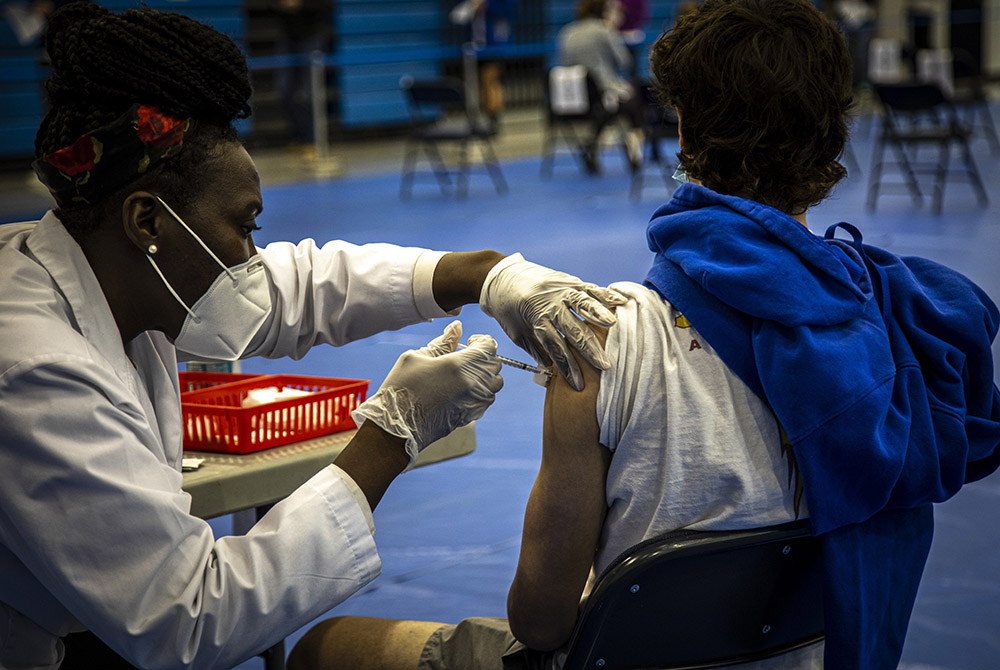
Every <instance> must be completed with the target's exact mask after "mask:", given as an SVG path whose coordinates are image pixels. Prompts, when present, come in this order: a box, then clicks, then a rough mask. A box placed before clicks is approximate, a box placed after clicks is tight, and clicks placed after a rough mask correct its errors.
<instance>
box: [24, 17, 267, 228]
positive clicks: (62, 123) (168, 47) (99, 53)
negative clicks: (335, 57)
mask: <svg viewBox="0 0 1000 670" xmlns="http://www.w3.org/2000/svg"><path fill="white" fill-rule="evenodd" d="M46 47H47V50H48V53H49V57H50V59H51V61H52V74H51V76H50V77H49V79H48V81H46V84H45V90H46V94H47V98H48V101H49V104H50V106H51V108H50V110H49V112H48V113H47V114H46V116H45V118H44V120H43V121H42V124H41V126H40V127H39V129H38V133H37V134H36V136H35V155H36V156H37V157H41V156H44V155H46V154H49V153H51V152H54V151H57V150H59V149H61V148H63V147H67V146H69V145H70V144H72V143H73V142H74V141H75V140H76V139H77V138H78V137H80V136H81V135H83V134H84V133H87V132H89V131H92V130H94V129H95V128H98V127H101V126H103V125H105V124H107V123H110V122H112V121H114V120H115V119H117V118H118V117H120V116H121V115H122V114H124V113H125V112H127V111H128V110H129V108H130V107H132V106H133V105H135V104H137V103H142V104H147V105H154V106H156V107H158V108H160V109H161V110H162V111H163V112H165V113H167V114H170V115H172V116H175V117H178V118H192V119H194V120H195V121H196V122H197V123H196V127H195V131H194V132H193V133H191V137H190V138H185V144H184V150H183V151H182V152H180V153H179V154H178V156H177V157H176V158H175V159H173V160H170V161H164V162H163V163H162V164H161V165H159V166H157V168H155V169H153V170H150V172H149V173H148V174H147V175H145V176H143V177H141V178H140V180H138V181H137V182H133V183H132V184H130V185H128V186H126V187H125V188H124V189H122V190H121V191H119V192H117V193H114V194H111V195H110V196H108V198H107V199H106V200H105V202H103V203H96V204H95V205H93V206H91V207H85V208H81V209H78V210H72V211H67V210H62V209H60V210H57V212H56V214H57V216H58V217H59V219H60V220H61V221H62V222H63V224H64V225H65V226H66V228H67V229H68V230H69V231H70V233H71V234H73V235H74V236H76V235H78V234H85V233H86V232H88V231H89V230H92V229H93V228H95V227H96V226H97V225H99V223H100V220H101V218H102V217H103V215H104V214H105V213H111V212H112V211H113V209H114V207H115V206H116V205H118V206H119V210H118V211H120V203H121V200H122V199H123V198H124V195H125V193H124V192H125V191H126V189H127V190H128V192H131V191H134V190H135V189H136V187H138V186H139V185H140V184H139V182H140V181H141V182H142V183H143V184H147V183H149V182H150V181H151V180H152V179H156V180H157V187H158V188H159V189H160V192H162V193H163V194H164V195H165V196H168V195H169V196H171V197H173V198H174V199H175V201H178V200H185V199H188V198H190V197H193V195H194V194H192V193H190V189H191V188H192V184H197V182H198V181H199V180H197V179H192V178H191V177H192V174H191V172H192V171H193V170H196V169H197V168H198V166H199V165H200V164H201V163H203V162H204V160H205V158H206V157H207V156H209V155H211V153H212V151H213V150H214V149H215V148H216V147H217V146H218V145H219V143H220V142H224V141H231V142H238V141H239V139H238V137H237V135H236V132H235V130H234V129H233V127H232V123H233V121H234V120H236V119H240V118H247V117H248V116H250V113H251V108H250V95H251V93H252V87H251V84H250V77H249V72H248V70H247V65H246V58H245V56H244V55H243V52H242V51H241V50H240V48H239V47H238V46H237V45H236V44H235V43H234V42H233V41H232V40H231V39H230V38H229V37H227V36H226V35H224V34H222V33H220V32H218V31H216V30H215V29H213V28H211V27H210V26H207V25H205V24H203V23H199V22H198V21H196V20H194V19H192V18H190V17H187V16H183V15H181V14H173V13H169V12H161V11H157V10H153V9H148V8H145V7H144V8H142V9H129V10H126V11H125V12H123V13H121V14H115V13H113V12H111V11H109V10H108V9H106V8H104V7H101V6H99V5H96V4H92V3H90V2H73V3H70V4H68V5H66V6H64V7H63V8H62V9H60V10H59V11H57V12H55V13H54V14H53V15H52V17H51V20H50V22H49V28H48V33H47V35H46ZM171 191H174V193H171ZM116 196H120V197H116ZM185 196H186V197H185Z"/></svg>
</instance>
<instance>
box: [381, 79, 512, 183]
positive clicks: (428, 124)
mask: <svg viewBox="0 0 1000 670" xmlns="http://www.w3.org/2000/svg"><path fill="white" fill-rule="evenodd" d="M399 86H400V88H401V89H402V90H403V93H404V94H405V95H406V99H407V103H408V107H409V110H410V117H411V119H412V121H413V130H412V131H411V132H410V135H409V137H408V138H407V143H406V152H405V155H404V157H403V175H402V181H401V183H400V186H399V197H400V198H404V199H405V198H408V197H410V196H411V195H412V193H413V181H414V178H415V176H416V171H417V170H416V168H417V158H418V154H419V153H420V151H421V150H423V152H424V155H425V156H426V157H427V161H428V162H429V163H430V166H431V171H432V172H433V174H434V176H435V177H436V178H437V181H438V184H439V185H440V187H441V192H442V193H444V194H445V195H448V194H450V192H451V187H452V177H455V180H456V184H455V186H456V188H455V193H456V195H457V197H459V198H463V197H465V196H466V195H467V194H468V189H469V172H470V161H469V148H470V145H476V146H478V148H479V151H480V155H481V157H482V163H483V165H485V166H486V168H487V171H488V172H489V175H490V177H491V178H492V179H493V186H494V188H496V191H497V193H500V194H503V193H506V192H507V182H506V180H505V179H504V176H503V172H502V171H501V170H500V163H499V161H497V157H496V152H495V151H494V149H493V137H494V136H495V135H496V128H495V127H494V126H493V125H491V124H488V123H486V122H485V121H483V120H481V119H479V118H477V117H476V116H475V115H474V114H472V113H470V110H469V109H468V107H467V105H466V100H465V91H464V88H463V86H462V82H461V81H459V80H457V79H454V78H451V77H438V78H430V79H414V78H413V77H410V76H408V75H407V76H404V77H403V78H402V79H400V80H399ZM447 145H451V147H452V148H454V149H457V151H458V159H457V165H456V161H446V160H445V155H444V154H443V153H442V148H447Z"/></svg>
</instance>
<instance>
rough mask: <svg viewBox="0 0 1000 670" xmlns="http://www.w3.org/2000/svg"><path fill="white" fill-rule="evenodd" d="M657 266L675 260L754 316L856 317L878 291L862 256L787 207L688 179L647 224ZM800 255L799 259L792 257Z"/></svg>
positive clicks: (795, 319) (808, 320)
mask: <svg viewBox="0 0 1000 670" xmlns="http://www.w3.org/2000/svg"><path fill="white" fill-rule="evenodd" d="M646 237H647V240H648V242H649V248H650V249H651V250H652V251H653V252H655V253H656V264H655V265H654V268H653V270H652V271H651V272H650V277H649V280H650V282H651V283H652V284H654V285H655V284H656V283H657V281H656V276H655V275H656V272H655V271H656V268H657V266H661V265H662V264H665V263H670V264H673V265H676V266H677V267H678V268H679V269H680V270H681V271H682V272H683V273H684V274H685V275H687V276H688V277H689V278H691V279H692V280H693V281H695V282H696V283H697V284H698V285H700V286H701V288H703V289H704V290H705V291H707V292H708V293H710V294H711V295H713V296H714V297H715V298H717V299H718V300H720V301H722V302H723V303H725V304H727V305H729V306H730V307H732V308H734V309H736V310H738V311H739V312H741V313H743V314H746V315H748V316H750V317H752V318H756V319H763V320H766V321H775V322H778V323H780V324H782V325H784V326H801V325H820V326H828V325H833V324H837V323H842V322H844V321H848V320H850V319H854V318H856V317H857V316H858V315H859V314H860V313H861V312H862V311H863V310H864V307H865V303H867V302H868V300H870V299H871V297H872V290H871V284H870V282H869V281H868V276H867V274H866V272H865V269H864V264H863V263H862V262H861V261H860V259H858V258H857V257H856V256H855V255H853V254H851V253H850V251H849V250H845V249H844V248H843V247H842V246H840V245H836V244H828V243H826V242H824V241H823V239H822V238H820V237H817V236H816V235H813V234H812V233H811V232H809V230H808V229H807V228H806V227H805V226H803V225H802V224H801V223H799V222H798V221H796V220H795V219H793V218H791V217H790V216H788V215H787V214H784V213H783V212H779V211H778V210H776V209H774V208H772V207H768V206H767V205H762V204H760V203H756V202H753V201H750V200H743V199H742V198H736V197H733V196H726V195H721V194H719V193H716V192H714V191H711V190H709V189H707V188H705V187H703V186H699V185H697V184H690V183H689V184H684V185H682V186H681V187H680V188H678V189H677V191H676V192H675V193H674V197H673V199H672V200H671V201H670V202H668V203H667V204H665V205H663V206H662V207H660V208H659V209H658V210H657V211H656V212H655V213H654V214H653V218H652V219H651V221H650V223H649V227H648V229H647V231H646ZM793 259H796V260H797V262H792V260H793Z"/></svg>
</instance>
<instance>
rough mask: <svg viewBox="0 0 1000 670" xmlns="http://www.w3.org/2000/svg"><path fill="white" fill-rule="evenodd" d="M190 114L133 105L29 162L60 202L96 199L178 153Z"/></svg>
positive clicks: (81, 204)
mask: <svg viewBox="0 0 1000 670" xmlns="http://www.w3.org/2000/svg"><path fill="white" fill-rule="evenodd" d="M192 127H193V120H192V119H180V118H177V117H175V116H171V115H169V114H166V113H164V112H163V111H161V110H160V109H159V108H158V107H155V106H153V105H134V106H132V108H131V109H129V110H128V111H127V112H126V113H125V114H123V115H122V116H120V117H119V118H117V119H115V120H114V121H112V122H111V123H109V124H108V125H106V126H102V127H101V128H98V129H96V130H93V131H91V132H89V133H86V134H85V135H81V136H80V137H79V138H77V140H76V141H75V142H73V144H71V145H69V146H68V147H65V148H63V149H59V150H58V151H54V152H52V153H50V154H48V155H46V156H43V157H42V158H39V159H37V160H35V162H34V163H32V164H31V166H32V168H33V169H34V170H35V174H36V175H37V176H38V179H39V180H40V181H41V182H42V183H43V184H45V186H46V187H47V188H48V189H49V192H50V193H51V194H52V196H53V197H54V198H55V199H56V203H58V205H59V206H60V207H66V208H73V207H84V206H87V205H94V204H96V203H98V202H100V201H101V200H102V199H104V198H105V197H107V196H108V195H110V194H111V193H113V192H114V191H116V190H118V189H119V188H121V187H122V186H125V185H126V184H128V183H129V182H131V181H134V180H135V179H136V178H137V177H139V176H140V175H142V174H144V173H145V172H147V171H148V170H149V169H150V168H151V167H152V166H154V165H156V164H157V163H159V162H160V161H162V160H164V159H167V158H169V157H171V156H173V155H175V154H177V153H178V152H179V151H180V150H181V149H182V147H183V146H184V137H185V135H186V134H187V133H189V132H190V131H191V128H192Z"/></svg>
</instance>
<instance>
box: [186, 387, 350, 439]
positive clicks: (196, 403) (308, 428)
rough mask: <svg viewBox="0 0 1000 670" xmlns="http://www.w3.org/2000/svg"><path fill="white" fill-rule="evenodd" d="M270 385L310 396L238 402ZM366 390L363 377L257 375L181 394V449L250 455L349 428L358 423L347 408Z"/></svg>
mask: <svg viewBox="0 0 1000 670" xmlns="http://www.w3.org/2000/svg"><path fill="white" fill-rule="evenodd" d="M206 374H213V373H206ZM215 374H218V373H215ZM269 386H275V387H277V388H278V389H279V390H282V389H284V388H286V387H287V388H294V389H299V390H302V391H308V392H309V394H310V395H307V396H302V397H298V398H287V399H283V400H276V401H275V402H271V403H266V404H263V405H257V406H255V407H243V406H242V403H243V400H244V398H246V397H247V393H248V392H249V391H251V390H252V389H259V388H267V387H269ZM367 393H368V380H365V379H334V378H331V377H307V376H299V375H260V376H254V377H252V378H251V379H245V380H242V381H234V382H231V383H225V384H219V385H217V386H213V387H210V388H204V389H202V390H199V391H191V392H188V393H184V395H183V397H182V398H181V414H182V415H183V422H184V448H185V449H189V450H195V451H220V452H225V453H230V454H249V453H251V452H254V451H260V450H262V449H270V448H271V447H278V446H281V445H283V444H289V443H291V442H298V441H300V440H308V439H310V438H313V437H319V436H320V435H328V434H330V433H336V432H339V431H342V430H350V429H353V428H355V427H356V426H355V424H354V421H353V420H352V419H351V410H353V409H354V408H356V407H357V406H358V405H360V404H361V403H362V402H364V400H365V396H366V395H367Z"/></svg>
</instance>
